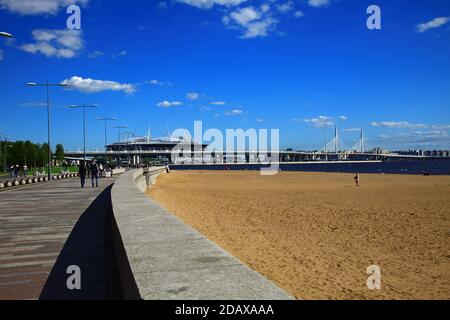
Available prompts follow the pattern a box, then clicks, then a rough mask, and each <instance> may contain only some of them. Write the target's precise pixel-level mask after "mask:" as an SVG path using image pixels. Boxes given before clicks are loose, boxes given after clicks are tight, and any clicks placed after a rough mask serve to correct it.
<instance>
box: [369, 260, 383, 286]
mask: <svg viewBox="0 0 450 320" xmlns="http://www.w3.org/2000/svg"><path fill="white" fill-rule="evenodd" d="M366 273H367V275H369V277H368V278H367V288H368V289H369V290H381V269H380V267H379V266H377V265H371V266H369V267H367V272H366Z"/></svg>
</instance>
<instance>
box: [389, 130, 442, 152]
mask: <svg viewBox="0 0 450 320" xmlns="http://www.w3.org/2000/svg"><path fill="white" fill-rule="evenodd" d="M380 139H381V141H382V142H384V143H388V144H391V145H396V146H399V145H401V146H409V147H414V148H415V147H425V146H435V147H443V146H446V145H448V144H449V143H450V136H449V134H448V132H446V131H444V130H428V131H409V132H404V133H401V134H398V135H395V136H388V135H381V136H380Z"/></svg>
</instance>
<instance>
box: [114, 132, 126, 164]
mask: <svg viewBox="0 0 450 320" xmlns="http://www.w3.org/2000/svg"><path fill="white" fill-rule="evenodd" d="M110 128H111V129H117V135H118V140H117V142H118V143H120V130H121V129H128V126H111V127H110ZM119 165H120V166H122V150H120V145H119Z"/></svg>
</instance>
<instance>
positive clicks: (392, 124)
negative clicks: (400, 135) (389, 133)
mask: <svg viewBox="0 0 450 320" xmlns="http://www.w3.org/2000/svg"><path fill="white" fill-rule="evenodd" d="M371 125H372V127H384V128H393V129H420V128H427V127H428V126H427V125H425V124H421V123H410V122H406V121H381V122H372V123H371Z"/></svg>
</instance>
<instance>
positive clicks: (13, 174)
mask: <svg viewBox="0 0 450 320" xmlns="http://www.w3.org/2000/svg"><path fill="white" fill-rule="evenodd" d="M19 169H20V166H19V165H18V164H17V165H15V166H14V165H12V166H11V167H10V168H9V171H10V172H11V178H13V179H15V178H18V177H19ZM22 172H23V176H24V177H27V176H28V166H27V165H26V164H24V165H23V167H22Z"/></svg>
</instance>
